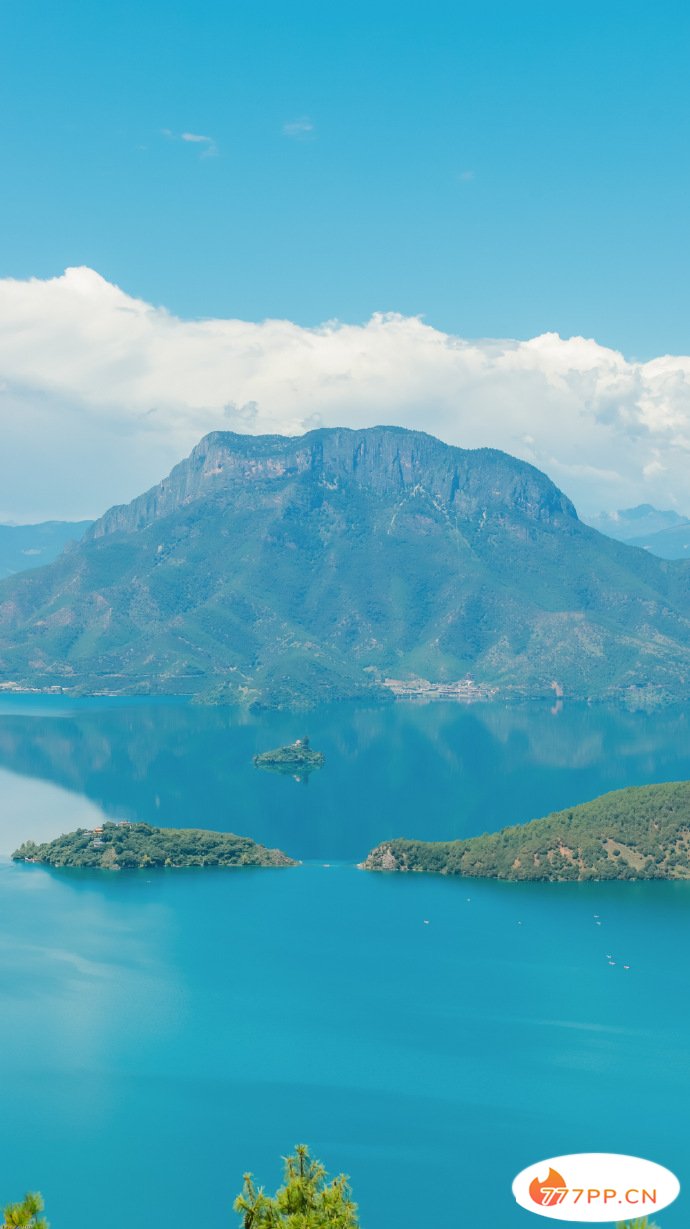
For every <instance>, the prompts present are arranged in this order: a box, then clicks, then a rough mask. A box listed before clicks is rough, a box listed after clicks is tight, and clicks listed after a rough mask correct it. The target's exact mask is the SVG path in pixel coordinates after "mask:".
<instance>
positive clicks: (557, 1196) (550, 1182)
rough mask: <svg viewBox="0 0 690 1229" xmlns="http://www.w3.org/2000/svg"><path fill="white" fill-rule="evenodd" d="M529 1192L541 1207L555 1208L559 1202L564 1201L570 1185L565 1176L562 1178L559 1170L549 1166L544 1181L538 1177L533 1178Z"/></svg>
mask: <svg viewBox="0 0 690 1229" xmlns="http://www.w3.org/2000/svg"><path fill="white" fill-rule="evenodd" d="M529 1193H530V1197H531V1198H532V1199H533V1200H534V1202H535V1203H538V1204H539V1207H540V1208H555V1207H556V1205H557V1204H559V1203H563V1200H564V1199H565V1197H566V1195H567V1194H568V1187H567V1186H566V1184H565V1178H562V1177H561V1175H560V1174H559V1173H558V1171H557V1170H555V1169H551V1168H549V1173H548V1176H547V1177H546V1178H544V1181H543V1182H540V1181H539V1178H538V1177H536V1178H533V1179H532V1181H531V1182H530V1184H529Z"/></svg>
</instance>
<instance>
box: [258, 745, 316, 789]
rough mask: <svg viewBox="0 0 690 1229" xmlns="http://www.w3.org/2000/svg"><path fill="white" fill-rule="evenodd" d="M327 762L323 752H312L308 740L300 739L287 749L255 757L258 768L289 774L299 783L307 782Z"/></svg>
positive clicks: (280, 748)
mask: <svg viewBox="0 0 690 1229" xmlns="http://www.w3.org/2000/svg"><path fill="white" fill-rule="evenodd" d="M325 762H326V757H325V755H324V754H323V752H322V751H312V749H311V746H310V744H309V739H308V738H298V739H297V740H296V741H295V742H294V743H288V745H287V746H286V747H276V748H275V750H274V751H262V752H260V754H259V755H255V756H254V764H255V765H256V767H257V768H268V769H269V770H270V771H272V772H281V773H288V774H289V775H290V776H292V777H295V779H296V780H297V781H307V780H308V777H309V774H310V773H311V772H313V771H314V769H316V768H321V767H322V765H323V764H325Z"/></svg>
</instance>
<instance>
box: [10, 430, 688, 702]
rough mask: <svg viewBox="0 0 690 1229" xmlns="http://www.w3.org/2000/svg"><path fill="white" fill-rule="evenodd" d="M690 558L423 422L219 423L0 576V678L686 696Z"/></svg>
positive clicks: (295, 697)
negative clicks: (415, 682) (223, 427)
mask: <svg viewBox="0 0 690 1229" xmlns="http://www.w3.org/2000/svg"><path fill="white" fill-rule="evenodd" d="M689 599H690V566H688V564H686V563H683V562H667V561H666V560H662V559H657V558H655V557H653V556H652V555H650V554H649V553H648V552H646V551H641V550H637V549H633V548H632V547H629V546H626V545H624V544H622V543H619V542H614V541H613V540H612V539H610V538H606V537H603V536H602V535H601V534H598V533H597V532H596V531H595V530H593V529H591V528H589V527H588V526H586V525H583V524H582V522H581V521H579V520H578V517H577V515H576V513H575V509H574V508H573V506H572V504H571V503H570V502H569V500H568V499H567V498H566V497H565V496H564V495H563V494H562V493H561V492H560V491H559V490H558V489H557V488H556V487H555V486H554V485H553V483H552V482H550V481H549V479H548V478H547V477H546V476H545V475H544V474H541V473H540V472H539V471H538V470H536V469H534V468H533V467H532V466H530V465H527V464H526V463H525V462H523V461H518V460H516V459H515V458H513V457H509V456H507V455H506V454H505V453H501V452H497V451H495V450H493V449H477V450H474V451H468V450H465V449H461V448H453V447H449V446H448V445H446V444H443V443H441V441H439V440H435V439H433V438H432V437H431V436H428V435H425V434H423V433H422V432H418V431H404V430H402V429H401V428H397V427H376V428H372V429H371V430H366V431H348V430H341V429H324V430H318V431H312V432H309V433H308V434H307V435H305V436H302V437H301V438H283V437H280V436H240V435H234V434H232V433H230V432H217V433H214V434H212V435H209V436H207V437H206V438H205V439H204V440H202V441H201V443H200V444H199V445H198V446H197V447H196V448H195V449H194V451H193V453H192V455H191V457H190V458H188V459H187V460H186V461H184V462H182V463H181V464H180V465H178V466H176V467H175V469H174V470H173V471H172V473H171V474H170V475H169V476H168V477H167V478H166V479H165V480H164V481H163V482H162V483H160V484H159V485H158V486H157V487H154V488H153V489H152V490H151V491H149V492H147V493H146V494H145V495H142V496H140V497H139V498H138V499H136V500H134V501H133V502H132V503H131V504H129V505H127V506H124V507H118V508H113V509H111V510H110V511H109V512H108V513H106V515H105V516H104V517H102V518H101V520H100V521H97V522H96V523H95V524H94V525H93V526H92V528H91V529H90V530H89V531H88V532H87V534H86V536H85V538H84V540H83V541H82V542H80V543H78V544H77V545H76V546H75V547H74V548H73V549H71V550H70V551H69V552H67V553H66V554H63V555H62V556H60V558H59V559H56V560H55V561H54V562H52V563H51V564H49V565H48V566H47V567H42V568H36V569H32V570H31V571H28V572H24V573H22V574H20V575H18V576H14V577H10V578H9V579H6V580H4V581H2V582H0V685H2V686H4V687H30V688H39V689H43V688H50V687H54V688H58V689H64V690H66V691H68V692H97V693H102V692H107V693H109V694H132V693H137V692H142V693H143V692H152V693H161V692H167V693H177V694H189V695H193V696H196V697H198V698H199V699H202V700H208V701H211V702H215V703H229V704H240V703H241V704H245V705H248V706H255V707H260V706H264V707H266V706H270V707H291V708H298V707H306V706H309V705H311V704H313V703H314V702H315V701H318V700H323V699H327V700H334V699H348V698H350V699H352V698H364V699H367V698H370V699H376V700H379V699H380V700H386V701H388V702H392V697H391V693H390V691H388V690H387V689H386V687H385V686H383V680H384V679H386V678H389V679H394V680H397V681H399V682H400V681H402V682H403V683H404V682H405V681H406V680H410V679H411V678H415V677H416V678H421V679H425V680H428V681H430V682H431V683H453V682H454V681H457V680H465V679H467V677H468V676H471V678H472V679H473V681H474V683H475V684H476V685H477V686H478V687H480V688H482V689H485V690H486V689H492V688H497V689H498V692H499V694H500V695H501V696H503V697H523V696H551V695H552V685H553V684H556V685H557V689H562V691H563V692H564V693H565V694H566V695H568V696H571V697H580V698H588V697H595V698H597V699H605V698H617V699H623V700H624V701H625V702H626V703H627V704H630V705H633V706H640V705H643V706H645V707H646V706H649V705H651V704H657V703H661V702H665V701H667V700H669V699H672V698H675V699H682V698H687V697H688V696H690V619H689V618H688V610H690V600H689Z"/></svg>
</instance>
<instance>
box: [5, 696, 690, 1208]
mask: <svg viewBox="0 0 690 1229" xmlns="http://www.w3.org/2000/svg"><path fill="white" fill-rule="evenodd" d="M304 733H308V734H309V735H310V736H311V739H312V743H313V745H314V746H315V747H317V748H319V749H321V750H323V751H324V752H325V753H326V756H327V761H326V765H325V767H324V768H323V769H322V770H321V771H320V772H318V773H316V774H314V775H313V776H312V778H311V779H310V781H309V783H308V784H306V785H305V784H300V783H298V782H296V781H294V780H293V779H291V778H289V777H279V776H275V775H273V774H269V773H262V772H260V771H258V770H256V769H255V768H254V767H253V765H252V762H251V757H252V755H253V754H254V752H255V751H257V750H264V749H266V748H269V747H272V746H275V745H276V744H278V743H281V742H285V741H288V740H292V739H294V738H295V737H298V736H300V735H302V734H304ZM678 778H690V721H688V718H687V717H686V715H685V713H684V712H681V711H678V710H675V709H672V710H666V711H664V712H661V713H659V714H654V715H649V716H646V715H644V714H631V713H626V712H621V711H618V710H611V709H606V708H603V707H592V708H588V707H586V706H569V705H565V706H563V707H562V708H560V709H559V710H558V711H554V710H552V709H551V707H550V706H548V705H543V706H542V705H531V706H525V707H520V708H506V707H503V706H494V705H484V706H474V707H471V708H464V707H462V706H456V705H445V704H443V705H442V704H436V705H428V706H414V705H404V704H398V705H391V706H389V707H387V708H379V709H366V708H361V707H349V706H339V707H337V708H336V707H334V708H329V709H324V710H319V711H317V712H312V713H310V714H308V715H306V716H300V717H298V718H295V717H294V716H289V715H286V714H265V715H262V716H247V715H241V714H238V713H233V712H231V711H228V710H221V709H206V708H201V707H197V706H194V705H191V704H185V703H181V702H175V701H169V702H168V701H166V702H153V701H144V700H141V701H115V700H105V699H103V700H84V701H78V702H66V701H65V700H63V699H59V698H53V697H20V696H16V697H5V698H3V699H2V700H0V853H1V854H2V855H4V858H3V860H0V991H1V995H2V998H1V1010H0V1092H1V1096H2V1107H3V1113H2V1115H0V1201H1V1200H9V1199H11V1198H18V1197H19V1196H20V1195H21V1194H22V1193H23V1192H24V1191H25V1190H26V1189H29V1188H32V1189H36V1188H37V1189H40V1190H41V1191H42V1192H43V1194H44V1196H45V1199H46V1204H47V1211H48V1215H49V1219H50V1221H51V1224H52V1226H53V1229H90V1226H91V1225H92V1224H93V1223H95V1222H96V1221H97V1222H98V1224H99V1225H102V1226H103V1227H104V1229H121V1227H122V1226H123V1225H126V1226H127V1229H150V1226H161V1229H164V1227H165V1229H167V1227H168V1226H173V1225H175V1226H176V1225H185V1226H186V1225H190V1226H199V1227H200V1229H201V1227H203V1229H223V1227H226V1226H227V1227H229V1229H232V1227H234V1226H235V1225H236V1217H235V1215H234V1214H233V1212H232V1208H231V1205H232V1201H233V1198H234V1196H235V1194H236V1193H237V1191H238V1189H239V1187H240V1185H241V1178H242V1173H243V1171H244V1170H247V1169H251V1170H253V1172H254V1173H255V1175H256V1176H257V1178H258V1180H259V1181H260V1182H262V1183H265V1184H266V1185H267V1186H268V1187H271V1188H273V1187H275V1185H277V1183H278V1180H279V1176H280V1162H279V1158H280V1156H281V1155H282V1154H285V1152H286V1151H288V1150H289V1149H290V1148H291V1146H292V1145H293V1144H294V1143H296V1142H307V1143H309V1144H310V1145H311V1146H312V1149H313V1151H314V1152H315V1153H316V1155H318V1156H319V1157H321V1159H322V1160H323V1161H324V1162H325V1164H326V1165H327V1166H328V1168H329V1169H331V1170H336V1171H339V1170H341V1169H342V1170H345V1171H346V1172H347V1173H349V1174H350V1175H351V1179H352V1185H353V1189H354V1194H355V1197H356V1199H357V1200H358V1202H359V1205H360V1209H361V1216H362V1224H363V1227H364V1229H426V1227H427V1226H429V1227H431V1226H444V1229H445V1226H448V1229H453V1226H458V1229H461V1227H462V1229H464V1226H465V1224H468V1225H470V1224H471V1225H472V1229H477V1227H478V1229H484V1227H486V1229H504V1227H505V1229H512V1227H513V1226H515V1227H519V1226H521V1225H522V1226H524V1227H525V1229H527V1226H530V1225H531V1226H536V1225H537V1224H539V1223H543V1222H541V1221H537V1220H536V1219H535V1218H534V1217H532V1216H530V1214H529V1213H527V1212H524V1211H522V1210H520V1209H518V1208H517V1207H516V1206H515V1205H514V1203H513V1200H512V1196H511V1191H510V1184H511V1181H512V1178H513V1176H514V1175H515V1173H516V1172H517V1171H518V1170H519V1169H521V1168H523V1166H525V1165H527V1164H529V1163H531V1162H532V1161H536V1160H539V1159H541V1158H543V1157H547V1156H551V1155H558V1154H560V1153H566V1152H576V1151H617V1152H627V1153H632V1154H637V1155H641V1156H646V1157H649V1158H650V1159H652V1160H656V1161H658V1162H660V1163H662V1164H664V1165H667V1166H669V1167H670V1168H671V1169H673V1170H674V1171H675V1172H676V1173H677V1174H678V1176H679V1177H680V1180H681V1183H684V1182H685V1181H686V1180H688V1179H690V1136H689V1133H688V1130H687V1106H688V1105H690V961H689V960H688V950H690V884H662V883H659V884H609V885H606V884H590V885H577V884H573V885H515V884H500V883H490V882H476V881H475V882H468V881H457V880H453V881H451V880H447V879H443V878H435V877H433V876H425V875H424V876H421V875H420V876H390V875H388V876H387V875H373V874H365V873H363V872H361V871H358V870H357V869H356V863H357V861H359V860H360V859H362V858H363V857H364V856H365V854H366V853H367V852H368V850H369V849H370V848H371V847H372V846H373V845H375V844H376V843H378V842H379V841H380V840H382V839H383V838H385V837H389V836H396V835H399V836H420V837H429V838H447V837H454V836H462V835H470V834H472V833H477V832H481V831H485V830H490V829H494V828H497V827H500V826H502V825H503V824H506V823H509V822H514V821H519V820H526V819H529V818H532V817H533V816H536V815H540V814H545V813H546V812H548V811H549V810H553V809H555V808H558V807H561V806H566V805H569V804H573V803H577V802H582V801H585V800H587V799H589V798H592V797H594V796H596V795H597V794H599V793H602V792H604V791H605V790H608V789H614V788H617V787H619V786H623V785H629V784H642V783H645V782H651V781H663V780H673V779H678ZM104 816H107V817H113V818H128V819H142V820H147V821H149V822H156V823H161V824H170V825H179V824H189V825H198V826H206V827H212V828H218V829H224V830H231V831H236V832H239V833H242V834H246V835H248V836H251V837H254V838H255V839H257V840H260V841H262V842H264V843H268V844H270V845H275V846H279V847H280V848H282V849H284V850H285V851H286V852H287V853H289V854H291V855H293V856H294V857H297V858H300V859H302V860H303V865H302V866H300V867H298V868H295V869H285V870H274V869H270V870H254V869H251V870H238V871H207V872H198V871H168V872H161V873H158V874H155V873H154V874H151V873H147V872H136V873H121V874H105V873H102V874H96V873H87V872H57V871H47V870H44V869H42V868H39V867H25V866H15V865H13V864H12V863H11V862H10V861H9V860H8V857H7V855H8V854H9V853H10V852H11V851H12V849H13V848H14V847H15V846H16V845H17V844H18V843H19V842H20V841H21V840H22V839H25V838H27V837H34V838H37V839H47V838H49V837H52V836H54V835H57V834H58V833H59V832H61V831H67V830H69V829H71V828H74V827H77V826H81V825H83V826H92V825H93V824H95V823H97V822H98V821H99V819H102V818H103V817H104ZM595 915H599V916H598V918H596V917H595ZM597 920H598V921H600V923H601V925H597ZM609 958H611V959H613V960H614V961H615V964H613V965H611V964H609ZM625 964H627V965H629V966H630V968H629V969H628V970H625V969H624V967H623V966H624V965H625ZM456 1202H457V1211H456ZM686 1202H687V1199H686V1197H685V1195H684V1194H683V1193H681V1197H680V1199H679V1200H678V1202H677V1204H676V1205H675V1206H673V1207H672V1208H669V1209H668V1210H666V1211H664V1212H662V1213H660V1214H659V1216H658V1220H659V1223H660V1225H661V1226H662V1229H680V1227H681V1226H684V1225H687V1223H688V1211H687V1208H686Z"/></svg>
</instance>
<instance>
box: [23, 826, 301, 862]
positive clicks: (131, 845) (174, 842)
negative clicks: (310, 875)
mask: <svg viewBox="0 0 690 1229" xmlns="http://www.w3.org/2000/svg"><path fill="white" fill-rule="evenodd" d="M12 858H13V860H14V861H15V862H37V863H41V864H43V865H45V866H56V867H78V868H83V869H89V870H111V871H117V870H129V869H155V868H156V867H175V868H177V867H183V866H206V867H208V866H296V865H297V863H296V862H295V861H294V860H293V859H292V858H289V857H288V856H287V854H284V853H282V851H281V850H279V849H266V848H265V846H264V845H257V844H256V842H255V841H252V840H250V839H249V837H246V836H234V835H233V834H232V833H230V832H210V831H206V830H205V829H202V828H154V827H152V826H151V825H150V824H131V823H128V822H127V821H125V820H123V821H121V822H120V823H104V824H103V826H102V827H98V828H91V829H88V828H78V829H77V831H76V832H69V833H67V834H66V835H65V836H59V837H57V839H56V840H54V841H47V842H46V843H45V844H43V845H37V844H35V842H34V841H25V842H24V844H23V845H21V846H20V847H19V849H17V850H15V852H14V853H13V854H12Z"/></svg>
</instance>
